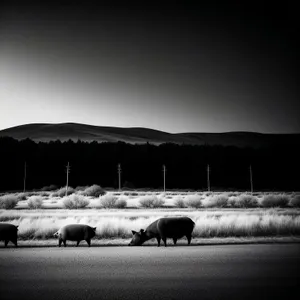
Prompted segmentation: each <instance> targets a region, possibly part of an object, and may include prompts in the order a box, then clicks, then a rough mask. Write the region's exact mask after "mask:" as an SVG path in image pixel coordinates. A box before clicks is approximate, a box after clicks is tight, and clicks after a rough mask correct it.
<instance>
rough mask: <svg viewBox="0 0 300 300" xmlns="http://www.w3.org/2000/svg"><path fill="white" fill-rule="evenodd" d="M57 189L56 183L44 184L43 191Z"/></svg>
mask: <svg viewBox="0 0 300 300" xmlns="http://www.w3.org/2000/svg"><path fill="white" fill-rule="evenodd" d="M55 190H57V186H56V185H54V184H51V185H47V186H44V187H42V188H41V191H43V192H47V191H55Z"/></svg>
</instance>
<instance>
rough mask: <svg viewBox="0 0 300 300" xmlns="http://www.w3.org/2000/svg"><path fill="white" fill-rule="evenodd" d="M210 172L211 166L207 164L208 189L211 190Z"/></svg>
mask: <svg viewBox="0 0 300 300" xmlns="http://www.w3.org/2000/svg"><path fill="white" fill-rule="evenodd" d="M209 172H210V168H209V165H207V190H208V191H209V192H210V179H209Z"/></svg>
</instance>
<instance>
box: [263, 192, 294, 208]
mask: <svg viewBox="0 0 300 300" xmlns="http://www.w3.org/2000/svg"><path fill="white" fill-rule="evenodd" d="M289 201H290V198H289V197H288V195H283V194H279V195H265V196H264V197H263V198H262V201H261V205H262V206H263V207H286V206H287V205H288V203H289Z"/></svg>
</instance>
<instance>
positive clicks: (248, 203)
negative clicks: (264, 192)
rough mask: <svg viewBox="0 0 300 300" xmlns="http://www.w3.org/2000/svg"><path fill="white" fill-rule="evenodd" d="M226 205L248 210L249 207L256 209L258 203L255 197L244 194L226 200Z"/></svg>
mask: <svg viewBox="0 0 300 300" xmlns="http://www.w3.org/2000/svg"><path fill="white" fill-rule="evenodd" d="M228 204H229V206H233V207H241V208H250V207H257V206H258V201H257V198H256V197H255V196H252V195H245V194H244V195H240V196H237V197H231V198H230V199H229V200H228Z"/></svg>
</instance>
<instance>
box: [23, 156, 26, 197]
mask: <svg viewBox="0 0 300 300" xmlns="http://www.w3.org/2000/svg"><path fill="white" fill-rule="evenodd" d="M23 182H24V185H23V193H25V191H26V161H25V164H24V178H23Z"/></svg>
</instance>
